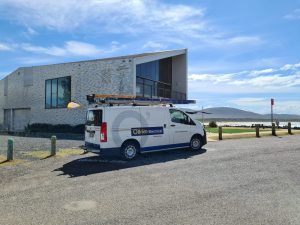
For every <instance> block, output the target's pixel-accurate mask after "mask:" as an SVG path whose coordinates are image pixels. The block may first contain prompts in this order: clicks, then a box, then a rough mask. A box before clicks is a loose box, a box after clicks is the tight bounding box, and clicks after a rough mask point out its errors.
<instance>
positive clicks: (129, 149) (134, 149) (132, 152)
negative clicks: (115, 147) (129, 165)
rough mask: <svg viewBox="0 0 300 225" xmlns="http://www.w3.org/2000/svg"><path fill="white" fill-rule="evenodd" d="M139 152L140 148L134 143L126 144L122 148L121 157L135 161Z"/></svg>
mask: <svg viewBox="0 0 300 225" xmlns="http://www.w3.org/2000/svg"><path fill="white" fill-rule="evenodd" d="M138 151H139V146H138V144H137V143H135V142H133V141H128V142H125V143H124V144H123V145H122V147H121V152H120V153H121V157H122V158H123V159H125V160H133V159H134V158H135V157H136V155H137V153H138Z"/></svg>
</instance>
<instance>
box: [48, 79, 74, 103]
mask: <svg viewBox="0 0 300 225" xmlns="http://www.w3.org/2000/svg"><path fill="white" fill-rule="evenodd" d="M63 78H69V81H70V101H71V98H72V78H71V76H65V77H57V78H53V79H47V80H45V99H44V100H45V109H65V108H67V105H66V106H59V105H58V83H59V82H58V81H59V79H63ZM53 80H56V106H55V107H54V106H52V81H53ZM47 81H50V84H51V90H50V107H47V84H46V83H47Z"/></svg>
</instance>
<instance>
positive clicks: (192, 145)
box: [190, 135, 202, 150]
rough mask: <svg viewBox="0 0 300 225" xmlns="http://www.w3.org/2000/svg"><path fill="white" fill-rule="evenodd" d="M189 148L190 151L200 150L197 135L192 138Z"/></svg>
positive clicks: (199, 140)
mask: <svg viewBox="0 0 300 225" xmlns="http://www.w3.org/2000/svg"><path fill="white" fill-rule="evenodd" d="M190 148H191V149H192V150H201V148H202V143H201V137H200V136H199V135H195V136H193V137H192V139H191V142H190Z"/></svg>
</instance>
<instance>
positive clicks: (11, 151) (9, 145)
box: [7, 138, 14, 161]
mask: <svg viewBox="0 0 300 225" xmlns="http://www.w3.org/2000/svg"><path fill="white" fill-rule="evenodd" d="M13 159H14V140H13V139H11V138H10V139H8V141H7V161H11V160H13Z"/></svg>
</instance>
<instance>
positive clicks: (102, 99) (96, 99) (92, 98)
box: [86, 94, 196, 106]
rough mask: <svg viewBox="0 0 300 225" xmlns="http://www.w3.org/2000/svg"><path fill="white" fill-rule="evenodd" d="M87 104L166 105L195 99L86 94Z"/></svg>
mask: <svg viewBox="0 0 300 225" xmlns="http://www.w3.org/2000/svg"><path fill="white" fill-rule="evenodd" d="M86 99H87V101H88V103H89V104H107V105H114V104H115V105H140V106H147V105H167V104H170V105H172V104H195V103H196V101H195V100H177V99H176V100H175V99H168V98H137V97H136V96H132V95H101V94H92V95H87V96H86Z"/></svg>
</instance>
